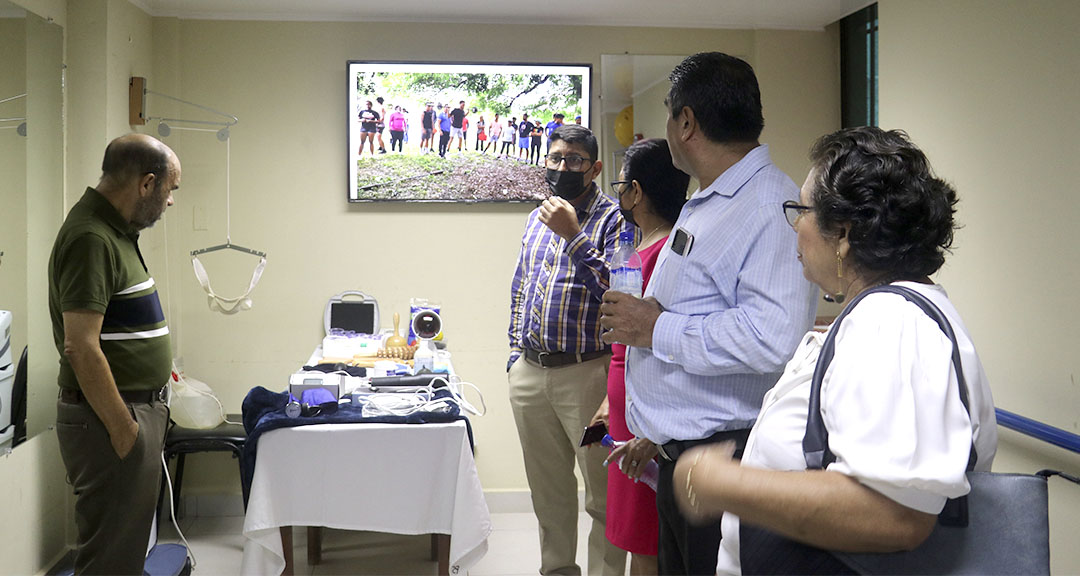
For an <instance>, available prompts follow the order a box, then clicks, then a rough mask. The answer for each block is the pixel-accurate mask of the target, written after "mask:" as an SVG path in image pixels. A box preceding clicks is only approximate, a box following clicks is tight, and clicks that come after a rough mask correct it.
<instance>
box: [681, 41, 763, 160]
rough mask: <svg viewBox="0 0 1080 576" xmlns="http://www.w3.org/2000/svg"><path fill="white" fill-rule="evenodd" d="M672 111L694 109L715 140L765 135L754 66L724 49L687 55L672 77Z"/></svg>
mask: <svg viewBox="0 0 1080 576" xmlns="http://www.w3.org/2000/svg"><path fill="white" fill-rule="evenodd" d="M668 79H669V80H671V89H670V90H669V91H668V95H667V105H668V110H669V111H670V112H671V115H672V117H675V116H678V114H679V113H680V112H681V111H682V109H683V108H684V107H689V108H690V109H691V110H693V111H694V118H696V119H697V122H698V124H700V125H701V130H702V132H704V133H705V137H706V138H708V139H709V140H712V141H713V142H721V143H729V142H754V141H756V140H757V139H758V137H759V136H761V130H762V129H763V128H764V127H765V118H764V117H763V116H762V115H761V90H760V89H759V88H758V81H757V76H755V75H754V68H753V67H751V66H750V65H749V64H747V63H746V62H745V61H743V60H740V59H739V58H736V57H734V56H728V55H727V54H724V53H723V52H701V53H699V54H694V55H693V56H689V57H687V58H686V59H685V60H683V61H682V62H681V63H679V65H678V66H676V67H675V69H674V70H672V71H671V74H670V75H669V76H668Z"/></svg>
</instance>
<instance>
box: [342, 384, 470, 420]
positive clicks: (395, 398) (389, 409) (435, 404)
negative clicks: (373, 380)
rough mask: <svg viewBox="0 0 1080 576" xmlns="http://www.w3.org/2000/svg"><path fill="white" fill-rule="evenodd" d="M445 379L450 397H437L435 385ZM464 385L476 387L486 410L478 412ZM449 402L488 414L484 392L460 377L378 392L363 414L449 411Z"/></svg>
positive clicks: (366, 402) (371, 397)
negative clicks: (470, 401)
mask: <svg viewBox="0 0 1080 576" xmlns="http://www.w3.org/2000/svg"><path fill="white" fill-rule="evenodd" d="M438 382H442V383H443V385H444V386H445V387H446V390H447V391H448V392H449V393H450V397H449V398H435V384H436V383H438ZM462 384H467V385H469V386H471V387H472V388H473V390H476V393H477V394H478V395H479V396H480V406H481V407H483V411H478V410H477V409H476V408H475V407H474V406H473V405H472V404H470V403H469V401H468V400H466V399H465V396H464V395H463V394H462V393H461V392H460V390H459V389H458V388H459V387H460V386H461V385H462ZM450 404H455V405H457V407H458V412H459V413H460V412H461V411H462V410H464V411H465V412H467V413H469V414H473V415H478V416H483V415H484V414H486V413H487V405H486V404H485V403H484V395H483V394H481V393H480V389H479V388H477V387H476V385H475V384H473V383H471V382H465V381H463V380H461V379H460V378H458V377H457V376H451V377H450V380H447V379H446V378H441V377H439V378H432V379H431V383H430V384H428V385H427V386H423V387H418V388H417V389H416V392H411V393H410V392H404V391H402V392H397V393H376V394H371V395H368V396H367V397H366V398H365V403H364V407H363V409H362V410H363V411H362V414H363V416H364V417H371V416H386V415H391V416H409V415H411V414H413V413H415V412H447V411H448V410H449V408H450Z"/></svg>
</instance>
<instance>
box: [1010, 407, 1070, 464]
mask: <svg viewBox="0 0 1080 576" xmlns="http://www.w3.org/2000/svg"><path fill="white" fill-rule="evenodd" d="M995 411H996V412H997V423H998V425H1000V426H1004V427H1006V428H1008V429H1010V430H1016V431H1017V432H1020V433H1022V434H1027V435H1028V436H1031V437H1032V438H1038V439H1039V440H1042V441H1043V442H1047V443H1049V444H1053V445H1054V446H1060V447H1061V448H1064V449H1066V450H1071V451H1073V452H1076V453H1077V454H1080V436H1078V435H1076V434H1073V433H1072V432H1069V431H1067V430H1062V429H1061V428H1055V427H1053V426H1050V425H1049V424H1043V423H1042V422H1039V421H1038V420H1032V419H1031V418H1026V417H1024V416H1021V415H1019V414H1016V413H1013V412H1009V411H1008V410H1002V409H1001V408H996V409H995Z"/></svg>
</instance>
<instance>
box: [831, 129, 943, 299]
mask: <svg viewBox="0 0 1080 576" xmlns="http://www.w3.org/2000/svg"><path fill="white" fill-rule="evenodd" d="M810 161H811V164H812V166H813V170H814V171H815V174H816V177H815V179H814V190H813V193H812V195H811V198H812V201H813V205H814V215H815V217H816V220H817V224H818V227H819V228H820V230H821V232H822V234H824V235H827V236H836V235H838V234H839V232H840V229H841V227H842V226H844V225H845V224H848V225H850V226H851V228H850V231H849V232H848V242H849V243H850V245H851V258H852V260H853V261H854V264H855V266H857V267H858V268H859V269H860V270H862V271H863V272H864V273H869V274H876V275H880V276H881V277H882V278H883V279H887V280H888V281H895V280H915V279H919V278H922V277H924V276H929V275H930V274H933V273H934V272H936V271H937V270H938V269H939V268H941V265H942V264H944V263H945V252H947V251H949V248H950V247H951V246H952V241H953V230H954V229H955V227H956V225H955V223H954V221H953V215H954V214H955V213H956V208H955V206H956V202H957V198H956V190H955V189H953V187H952V186H951V185H949V184H948V183H947V182H945V181H944V180H942V179H940V178H937V177H936V176H934V173H933V171H932V169H931V168H930V162H929V161H928V160H927V159H926V155H925V154H923V152H922V151H921V150H919V149H918V148H917V147H916V146H915V145H914V144H912V142H911V140H910V139H909V138H908V136H907V134H906V133H905V132H903V131H901V130H890V131H888V132H886V131H884V130H882V129H880V128H877V127H875V126H863V127H859V128H846V129H844V130H840V131H838V132H834V133H832V134H828V135H826V136H822V137H821V138H820V139H819V140H818V141H817V142H816V143H814V146H813V147H812V148H811V150H810Z"/></svg>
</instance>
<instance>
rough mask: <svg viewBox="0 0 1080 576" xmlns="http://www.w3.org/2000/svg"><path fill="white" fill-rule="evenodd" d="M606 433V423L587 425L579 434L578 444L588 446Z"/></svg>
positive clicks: (599, 439) (601, 438)
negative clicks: (579, 441)
mask: <svg viewBox="0 0 1080 576" xmlns="http://www.w3.org/2000/svg"><path fill="white" fill-rule="evenodd" d="M605 435H607V425H605V424H604V423H603V422H597V423H596V424H593V425H592V426H587V427H586V428H585V432H584V433H582V434H581V443H580V444H578V446H588V445H589V444H595V443H596V442H599V441H601V440H603V439H604V436H605Z"/></svg>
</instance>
